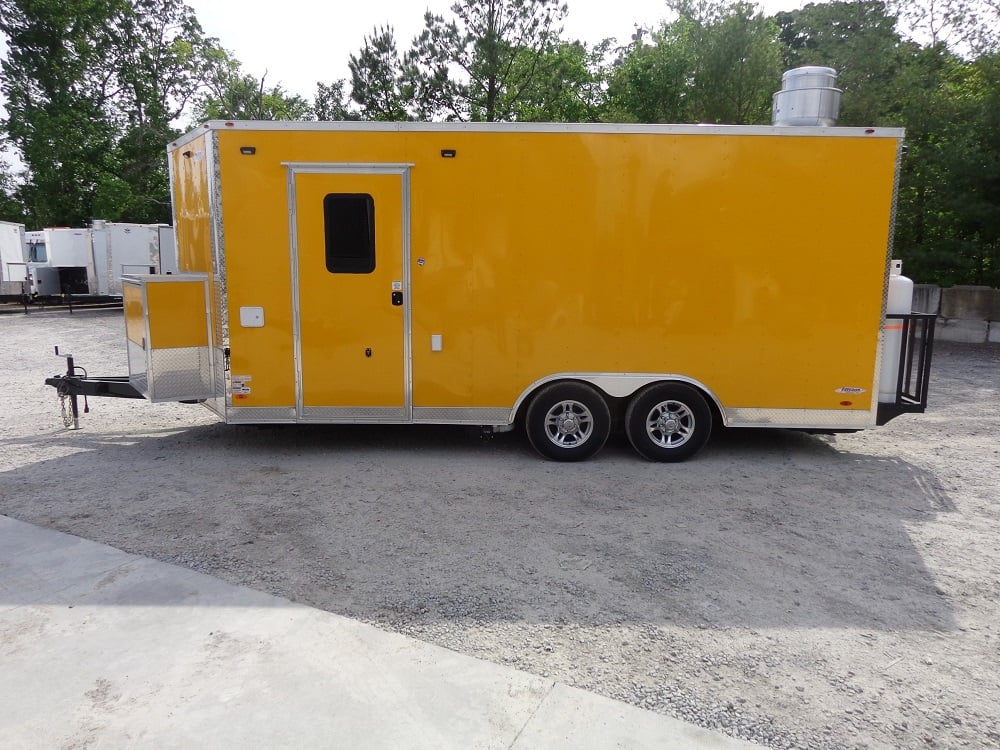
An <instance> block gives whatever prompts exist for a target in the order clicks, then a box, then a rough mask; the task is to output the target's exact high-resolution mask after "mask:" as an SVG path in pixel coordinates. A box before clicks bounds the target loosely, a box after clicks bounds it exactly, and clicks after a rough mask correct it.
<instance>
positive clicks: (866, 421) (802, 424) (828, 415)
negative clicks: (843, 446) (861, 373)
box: [725, 407, 875, 430]
mask: <svg viewBox="0 0 1000 750" xmlns="http://www.w3.org/2000/svg"><path fill="white" fill-rule="evenodd" d="M725 414H726V416H727V422H726V426H727V427H777V428H786V429H796V430H801V429H817V430H839V429H847V430H853V429H859V430H860V429H864V428H868V427H874V426H875V419H874V417H873V415H872V413H871V412H870V411H856V410H854V411H847V410H843V411H838V410H836V409H763V408H752V407H750V408H747V407H739V408H734V409H727V410H726V412H725Z"/></svg>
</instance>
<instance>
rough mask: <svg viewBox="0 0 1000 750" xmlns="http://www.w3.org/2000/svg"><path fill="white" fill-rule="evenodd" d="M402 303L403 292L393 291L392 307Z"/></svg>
mask: <svg viewBox="0 0 1000 750" xmlns="http://www.w3.org/2000/svg"><path fill="white" fill-rule="evenodd" d="M402 304H403V293H402V292H393V293H392V306H393V307H399V306H400V305H402Z"/></svg>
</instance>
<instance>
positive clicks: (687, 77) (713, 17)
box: [609, 0, 782, 124]
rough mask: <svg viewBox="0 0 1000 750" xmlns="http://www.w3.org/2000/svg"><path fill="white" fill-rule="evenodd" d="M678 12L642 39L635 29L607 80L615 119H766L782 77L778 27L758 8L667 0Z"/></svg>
mask: <svg viewBox="0 0 1000 750" xmlns="http://www.w3.org/2000/svg"><path fill="white" fill-rule="evenodd" d="M667 5H668V7H669V8H670V9H671V10H672V11H673V12H674V13H675V14H676V16H677V18H676V19H675V20H673V21H671V22H669V23H663V24H662V25H661V26H660V28H659V29H658V30H656V31H655V32H653V33H652V34H651V35H650V43H648V44H647V43H646V42H645V34H644V33H641V32H637V34H636V35H635V38H634V39H633V40H632V44H630V45H629V46H628V47H627V48H626V49H625V50H624V51H623V52H624V54H623V57H622V59H621V62H620V65H619V66H618V69H617V70H616V71H615V73H614V75H613V76H612V79H611V82H610V84H609V96H610V100H611V109H610V111H609V114H610V116H611V117H613V118H614V119H626V120H627V119H634V120H638V121H640V122H710V123H729V124H759V123H765V122H770V116H771V115H770V113H771V94H772V93H773V92H774V90H775V89H776V87H777V81H778V80H779V79H780V77H781V56H782V47H781V45H780V43H779V42H778V27H777V25H776V24H775V22H774V21H773V20H772V19H769V18H766V17H765V16H764V15H763V14H762V13H761V11H760V10H759V9H758V8H757V6H755V5H753V4H752V3H748V2H741V1H737V2H726V1H723V0H715V1H710V0H670V1H669V2H668V3H667Z"/></svg>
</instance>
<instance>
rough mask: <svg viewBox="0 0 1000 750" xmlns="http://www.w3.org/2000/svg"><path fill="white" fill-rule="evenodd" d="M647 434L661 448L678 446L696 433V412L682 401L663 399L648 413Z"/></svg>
mask: <svg viewBox="0 0 1000 750" xmlns="http://www.w3.org/2000/svg"><path fill="white" fill-rule="evenodd" d="M646 434H647V435H648V436H649V439H650V441H651V442H652V443H653V444H654V445H657V446H659V447H660V448H678V447H680V446H682V445H684V443H686V442H687V441H688V440H690V439H691V436H692V435H694V412H692V411H691V409H689V408H688V407H687V405H686V404H683V403H681V402H680V401H672V400H671V401H661V402H660V403H658V404H657V405H656V406H654V407H653V408H652V409H650V410H649V414H647V415H646Z"/></svg>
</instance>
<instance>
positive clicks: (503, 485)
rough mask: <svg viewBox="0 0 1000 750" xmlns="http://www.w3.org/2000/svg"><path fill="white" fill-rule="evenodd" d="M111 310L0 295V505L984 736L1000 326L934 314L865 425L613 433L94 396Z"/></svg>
mask: <svg viewBox="0 0 1000 750" xmlns="http://www.w3.org/2000/svg"><path fill="white" fill-rule="evenodd" d="M53 344H60V345H63V347H64V348H65V349H67V350H71V351H72V352H73V353H74V354H75V355H76V357H77V362H78V363H79V364H81V365H83V366H85V367H87V368H88V369H89V370H90V372H91V373H92V374H97V375H101V374H104V375H110V374H123V373H124V372H125V354H124V332H123V323H122V320H121V313H120V312H107V311H105V312H77V313H75V314H73V315H69V314H66V313H64V312H58V313H33V314H31V315H28V316H24V315H8V316H3V317H2V318H0V348H2V357H0V413H2V414H3V419H2V424H0V513H3V514H6V515H9V516H11V517H13V518H17V519H20V520H24V521H29V522H31V523H35V524H39V525H41V526H45V527H49V528H54V529H58V530H60V531H65V532H68V533H71V534H76V535H78V536H82V537H85V538H87V539H92V540H95V541H98V542H103V543H106V544H109V545H112V546H114V547H117V548H119V549H123V550H126V551H128V552H133V553H135V554H139V555H145V556H148V557H153V558H156V559H158V560H163V561H165V562H170V563H176V564H179V565H184V566H187V567H189V568H193V569H195V570H199V571H202V572H205V573H210V574H212V575H215V576H218V577H220V578H222V579H225V580H227V581H230V582H233V583H238V584H243V585H246V586H250V587H253V588H256V589H260V590H263V591H268V592H271V593H274V594H279V595H281V596H285V597H288V598H289V599H292V600H294V601H297V602H301V603H303V604H308V605H312V606H315V607H320V608H323V609H326V610H330V611H332V612H337V613H339V614H343V615H347V616H349V617H355V618H358V619H360V620H364V621H366V622H369V623H373V624H375V625H377V626H378V627H381V628H384V629H386V630H392V631H397V632H401V633H406V634H408V635H411V636H414V637H416V638H419V639H422V640H425V641H428V642H431V643H436V644H439V645H442V646H446V647H448V648H451V649H454V650H456V651H460V652H462V653H466V654H470V655H473V656H477V657H481V658H483V659H488V660H491V661H494V662H500V663H504V664H510V665H513V666H515V667H518V668H520V669H524V670H527V671H529V672H533V673H536V674H540V675H544V676H548V677H552V678H555V679H557V680H561V681H563V682H566V683H568V684H571V685H576V686H579V687H582V688H586V689H588V690H593V691H595V692H598V693H602V694H604V695H607V696H610V697H613V698H618V699H620V700H624V701H627V702H629V703H632V704H635V705H637V706H641V707H643V708H648V709H651V710H653V711H659V712H662V713H666V714H670V715H673V716H676V717H679V718H682V719H687V720H689V721H693V722H695V723H697V724H700V725H702V726H705V727H710V728H716V729H721V730H722V731H724V732H726V733H728V734H731V735H735V736H738V737H742V738H746V739H750V740H755V741H757V742H761V743H763V744H766V745H769V746H772V747H776V748H787V747H796V748H800V747H801V748H897V747H908V748H910V747H947V748H951V747H974V748H976V747H994V746H998V745H1000V715H998V714H1000V709H998V706H1000V672H998V668H997V666H998V664H1000V640H998V638H1000V612H998V609H1000V607H998V603H997V592H998V587H1000V522H998V519H1000V512H998V510H997V499H998V495H1000V492H998V487H1000V441H998V439H997V436H998V434H1000V408H998V407H1000V369H998V366H1000V346H997V345H983V346H971V345H948V344H944V343H942V344H939V345H938V347H937V351H936V358H935V362H934V371H933V374H932V382H931V410H930V411H929V413H928V414H925V415H913V416H905V417H901V418H899V419H897V420H895V421H894V422H892V423H890V424H889V425H887V426H886V427H883V428H881V429H878V430H873V431H870V432H863V433H857V434H853V435H839V436H836V437H814V436H809V435H805V434H800V433H794V432H787V431H758V430H733V431H725V430H721V431H720V432H719V434H718V435H716V436H715V437H714V438H713V441H712V442H710V443H709V446H708V447H707V448H706V449H705V450H704V451H703V452H702V453H701V454H700V455H699V456H698V457H697V458H696V459H695V460H693V461H691V462H688V463H684V464H678V465H666V464H663V465H661V464H651V463H646V462H643V461H641V460H639V459H638V458H636V457H635V455H634V454H633V453H632V451H631V450H630V449H629V448H628V446H627V444H626V443H625V441H624V440H621V439H619V440H614V439H613V440H612V441H611V442H609V444H608V446H607V447H606V448H605V450H604V451H603V452H602V453H601V454H600V455H599V456H598V457H597V458H596V459H593V460H591V461H589V462H586V463H582V464H554V463H548V462H545V461H542V460H541V459H539V458H538V457H537V456H536V455H535V454H534V453H533V452H532V451H531V449H530V447H529V446H528V445H527V441H526V440H525V439H524V437H523V436H522V435H520V434H519V433H507V434H502V435H498V436H497V437H496V438H495V439H493V440H492V441H490V442H481V441H480V440H479V439H478V433H477V431H472V430H466V429H463V428H444V427H432V428H429V427H419V426H414V427H403V428H400V427H391V426H383V427H375V426H371V427H369V426H331V427H308V428H307V427H298V426H289V427H281V428H256V427H239V426H227V425H223V424H219V423H218V422H217V421H216V420H215V417H214V416H213V415H212V414H211V413H210V412H208V411H207V410H205V409H203V408H202V407H198V406H185V405H181V404H164V405H151V404H148V403H146V402H144V401H127V400H112V399H92V400H91V402H90V407H91V409H92V411H91V413H89V414H85V415H83V429H82V430H80V431H68V430H65V429H64V428H63V427H62V422H61V419H60V417H59V409H58V402H57V398H56V395H55V392H54V391H53V390H52V389H51V388H47V387H45V386H43V385H42V380H43V378H44V377H45V376H47V375H51V374H54V373H57V372H59V371H60V370H61V360H57V359H55V358H54V357H53V356H52V354H51V352H52V348H51V347H52V345H53Z"/></svg>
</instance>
